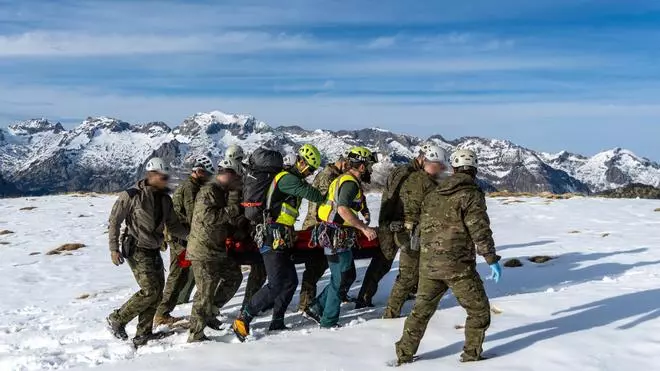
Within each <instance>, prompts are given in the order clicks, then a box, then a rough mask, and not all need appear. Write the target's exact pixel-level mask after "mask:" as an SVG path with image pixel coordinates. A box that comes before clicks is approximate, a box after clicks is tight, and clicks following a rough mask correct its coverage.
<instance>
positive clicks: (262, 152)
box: [242, 147, 284, 224]
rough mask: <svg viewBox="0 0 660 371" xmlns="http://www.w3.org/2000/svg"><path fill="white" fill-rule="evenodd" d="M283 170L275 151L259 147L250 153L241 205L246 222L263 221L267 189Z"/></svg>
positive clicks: (281, 160) (280, 160) (280, 159)
mask: <svg viewBox="0 0 660 371" xmlns="http://www.w3.org/2000/svg"><path fill="white" fill-rule="evenodd" d="M283 168H284V159H283V157H282V154H281V153H279V152H277V151H273V150H270V149H266V148H263V147H260V148H258V149H257V150H256V151H254V153H252V155H251V156H250V159H249V160H248V165H247V171H246V173H245V176H244V178H243V203H242V205H243V207H244V208H245V217H246V218H247V219H248V220H250V221H252V222H254V223H255V224H259V223H262V222H263V221H264V210H265V209H266V193H268V187H269V186H270V184H271V183H272V182H273V179H275V176H276V175H277V174H278V173H280V172H281V171H282V169H283Z"/></svg>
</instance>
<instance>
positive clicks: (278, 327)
mask: <svg viewBox="0 0 660 371" xmlns="http://www.w3.org/2000/svg"><path fill="white" fill-rule="evenodd" d="M290 329H291V328H290V327H287V326H286V325H285V324H284V320H283V319H275V320H272V321H271V322H270V326H269V327H268V331H269V332H272V331H285V330H290Z"/></svg>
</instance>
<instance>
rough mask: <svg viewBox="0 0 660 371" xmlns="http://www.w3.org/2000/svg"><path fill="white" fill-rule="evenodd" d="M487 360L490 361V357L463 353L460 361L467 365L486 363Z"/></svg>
mask: <svg viewBox="0 0 660 371" xmlns="http://www.w3.org/2000/svg"><path fill="white" fill-rule="evenodd" d="M487 359H488V357H486V356H483V355H478V356H473V355H470V354H467V353H465V352H463V353H462V354H461V360H460V361H461V362H463V363H467V362H479V361H485V360H487Z"/></svg>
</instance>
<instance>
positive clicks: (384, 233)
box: [357, 226, 398, 304]
mask: <svg viewBox="0 0 660 371" xmlns="http://www.w3.org/2000/svg"><path fill="white" fill-rule="evenodd" d="M378 241H379V243H380V249H379V251H377V252H376V255H375V256H374V257H373V258H371V261H370V262H369V266H368V267H367V271H366V272H365V274H364V279H363V280H362V287H361V288H360V293H359V294H358V297H357V300H358V302H360V303H365V304H371V300H372V299H373V297H374V295H376V292H377V291H378V283H380V281H381V280H382V279H383V277H385V275H386V274H387V273H389V271H390V269H392V263H393V262H394V257H395V256H396V253H397V250H398V247H397V246H396V245H395V244H394V234H393V233H392V232H391V231H390V228H389V226H387V227H385V226H383V227H379V228H378Z"/></svg>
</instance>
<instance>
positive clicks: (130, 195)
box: [124, 187, 140, 198]
mask: <svg viewBox="0 0 660 371" xmlns="http://www.w3.org/2000/svg"><path fill="white" fill-rule="evenodd" d="M124 192H126V193H128V198H133V197H135V196H136V195H137V194H138V193H140V190H139V189H137V188H135V187H131V188H129V189H127V190H125V191H124Z"/></svg>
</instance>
